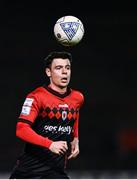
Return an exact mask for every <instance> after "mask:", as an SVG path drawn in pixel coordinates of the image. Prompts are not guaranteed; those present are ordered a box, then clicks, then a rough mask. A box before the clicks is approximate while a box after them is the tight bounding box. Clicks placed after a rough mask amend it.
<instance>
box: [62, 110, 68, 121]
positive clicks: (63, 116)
mask: <svg viewBox="0 0 137 180" xmlns="http://www.w3.org/2000/svg"><path fill="white" fill-rule="evenodd" d="M67 116H68V114H67V111H64V110H63V111H62V120H63V121H65V119H66V118H67Z"/></svg>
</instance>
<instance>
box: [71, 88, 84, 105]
mask: <svg viewBox="0 0 137 180" xmlns="http://www.w3.org/2000/svg"><path fill="white" fill-rule="evenodd" d="M71 91H72V94H73V96H74V97H75V98H76V99H77V100H78V101H79V102H80V104H83V102H84V94H83V93H82V92H81V91H79V90H75V89H71Z"/></svg>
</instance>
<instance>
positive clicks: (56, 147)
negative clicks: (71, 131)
mask: <svg viewBox="0 0 137 180" xmlns="http://www.w3.org/2000/svg"><path fill="white" fill-rule="evenodd" d="M16 136H17V137H18V138H20V139H22V140H24V141H26V142H29V143H32V144H35V145H39V146H42V147H45V148H49V149H50V150H51V151H52V152H54V153H56V154H62V153H64V152H66V150H67V149H68V147H67V143H66V142H65V141H57V142H53V141H52V140H50V139H49V138H47V137H43V136H41V135H39V134H37V133H36V132H35V131H34V130H33V129H32V128H31V123H30V122H29V121H26V120H23V119H22V122H21V120H20V122H18V123H17V126H16Z"/></svg>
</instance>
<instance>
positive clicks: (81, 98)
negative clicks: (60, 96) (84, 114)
mask: <svg viewBox="0 0 137 180" xmlns="http://www.w3.org/2000/svg"><path fill="white" fill-rule="evenodd" d="M78 95H79V96H78V97H79V102H80V107H81V106H82V105H83V102H84V96H83V94H81V93H79V92H78ZM78 130H79V112H78V114H77V118H76V121H75V123H74V126H73V141H72V142H71V154H70V156H69V157H68V159H71V158H75V157H77V155H78V154H79V152H80V151H79V132H78Z"/></svg>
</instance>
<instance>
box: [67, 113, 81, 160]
mask: <svg viewBox="0 0 137 180" xmlns="http://www.w3.org/2000/svg"><path fill="white" fill-rule="evenodd" d="M78 126H79V113H78V116H77V119H76V121H75V124H74V126H73V141H72V142H71V153H70V155H69V157H68V159H71V158H75V157H76V156H77V155H78V154H79V135H78Z"/></svg>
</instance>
